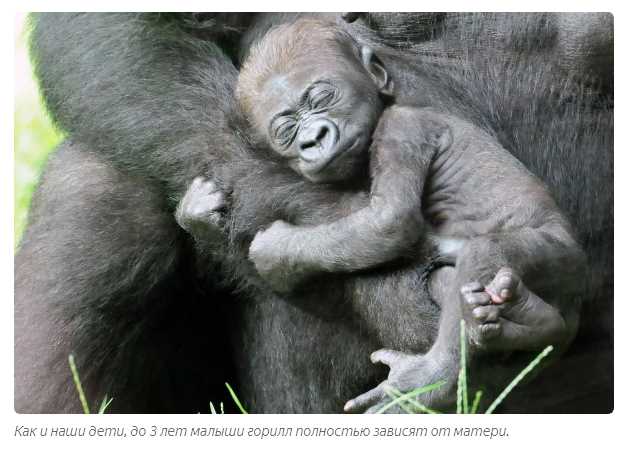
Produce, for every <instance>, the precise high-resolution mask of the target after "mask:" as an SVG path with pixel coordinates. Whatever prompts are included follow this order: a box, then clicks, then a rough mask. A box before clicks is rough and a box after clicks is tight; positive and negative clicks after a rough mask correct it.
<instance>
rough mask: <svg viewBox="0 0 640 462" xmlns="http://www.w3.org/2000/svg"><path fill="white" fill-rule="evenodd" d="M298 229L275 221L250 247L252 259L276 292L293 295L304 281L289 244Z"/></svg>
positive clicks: (259, 234)
mask: <svg viewBox="0 0 640 462" xmlns="http://www.w3.org/2000/svg"><path fill="white" fill-rule="evenodd" d="M295 229H296V227H295V226H293V225H290V224H288V223H286V222H284V221H282V220H278V221H275V222H273V223H272V224H271V226H269V227H268V228H267V229H266V230H264V231H259V232H258V233H257V234H256V237H255V238H254V239H253V241H252V242H251V247H250V248H249V260H251V261H252V262H253V263H254V265H255V266H256V270H257V271H258V274H260V276H261V277H262V278H263V279H264V280H265V281H266V282H267V283H268V284H269V285H270V286H271V288H272V289H273V290H275V291H276V292H283V293H285V292H290V291H291V290H293V289H294V288H295V286H296V285H297V284H298V283H299V282H300V275H299V272H297V271H296V267H297V265H296V261H295V255H294V254H293V249H291V248H290V247H291V246H290V245H288V244H289V242H290V240H291V237H292V235H293V234H294V233H295Z"/></svg>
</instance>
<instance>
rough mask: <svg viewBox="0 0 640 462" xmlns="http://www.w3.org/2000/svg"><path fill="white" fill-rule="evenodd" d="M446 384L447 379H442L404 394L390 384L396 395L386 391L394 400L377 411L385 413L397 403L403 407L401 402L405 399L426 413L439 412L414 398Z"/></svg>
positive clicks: (390, 389)
mask: <svg viewBox="0 0 640 462" xmlns="http://www.w3.org/2000/svg"><path fill="white" fill-rule="evenodd" d="M444 384H445V381H444V380H441V381H440V382H436V383H433V384H431V385H425V386H424V387H420V388H416V389H415V390H411V391H410V392H408V393H404V394H403V393H401V392H400V391H399V390H396V389H395V388H393V387H391V386H389V391H391V392H392V393H396V395H395V396H393V395H392V394H390V393H389V392H388V391H387V390H385V393H387V395H389V397H390V398H393V400H392V401H391V402H389V403H387V404H385V405H384V406H383V407H382V408H380V409H379V410H378V411H377V412H376V414H383V413H384V412H385V411H387V410H388V409H390V408H391V407H393V406H395V405H396V404H398V405H399V406H400V407H402V406H401V403H403V402H404V401H408V402H410V403H411V404H412V405H414V406H415V407H416V408H417V409H418V410H419V411H420V412H424V413H426V414H438V412H436V411H434V410H433V409H429V408H428V407H425V406H424V405H423V404H422V403H420V402H419V401H416V400H415V399H413V398H415V397H416V396H419V395H422V394H424V393H427V392H429V391H432V390H435V389H437V388H440V387H441V386H442V385H444Z"/></svg>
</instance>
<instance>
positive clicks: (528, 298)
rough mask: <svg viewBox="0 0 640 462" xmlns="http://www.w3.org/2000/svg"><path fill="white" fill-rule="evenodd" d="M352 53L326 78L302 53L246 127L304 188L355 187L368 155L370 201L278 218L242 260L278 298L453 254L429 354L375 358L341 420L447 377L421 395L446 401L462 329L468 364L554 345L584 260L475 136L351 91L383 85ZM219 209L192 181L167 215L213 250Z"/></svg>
mask: <svg viewBox="0 0 640 462" xmlns="http://www.w3.org/2000/svg"><path fill="white" fill-rule="evenodd" d="M354 57H355V58H356V59H352V60H351V61H352V62H353V66H352V68H350V69H344V68H341V69H340V70H337V69H332V68H330V67H328V66H327V64H326V63H323V62H322V58H318V57H317V56H315V55H314V56H313V57H310V58H308V59H303V60H301V62H299V63H296V66H295V71H294V72H291V73H289V74H286V75H277V76H274V77H273V78H272V79H271V81H270V82H271V83H273V84H271V83H267V84H266V85H265V91H264V93H265V94H266V96H263V97H261V98H260V101H257V102H256V107H258V108H260V109H261V116H260V120H258V121H253V122H254V124H255V125H256V126H257V127H258V130H259V131H260V133H258V135H259V136H261V137H263V138H264V139H265V140H266V141H267V142H268V143H269V144H270V146H271V147H272V148H273V149H274V151H275V152H277V153H278V154H279V155H281V156H283V158H285V159H286V160H287V162H288V164H289V166H290V167H291V168H293V169H294V170H295V171H297V172H298V173H300V174H301V175H302V176H304V177H305V178H307V179H308V180H310V181H312V182H326V183H337V184H340V183H345V182H349V181H357V179H358V178H357V177H358V174H359V173H362V170H363V169H364V168H365V165H366V162H368V158H369V153H370V155H371V168H370V171H371V176H372V186H371V195H370V197H369V198H366V199H365V200H364V201H363V197H362V196H361V195H357V196H353V200H352V202H353V203H352V204H351V205H349V206H348V207H350V208H351V209H352V210H354V212H353V213H351V214H350V215H346V216H344V217H343V218H341V219H338V220H336V221H333V222H330V223H326V224H321V225H316V226H295V225H291V224H288V223H286V222H284V221H277V222H275V223H273V224H272V225H271V226H270V227H269V228H267V229H266V230H264V231H262V232H260V233H258V234H257V235H256V237H255V239H254V240H253V242H252V244H251V248H250V253H249V257H250V259H251V260H252V261H253V262H254V264H255V265H256V269H257V270H258V272H259V274H260V275H261V276H262V277H263V278H264V279H265V280H266V281H267V282H268V283H269V284H270V285H271V286H272V287H273V289H274V290H276V291H279V292H289V291H292V290H295V289H296V288H297V287H298V288H299V287H300V285H301V283H303V282H304V281H305V280H308V279H309V278H310V277H312V276H316V277H317V276H320V275H322V274H327V273H340V272H342V273H349V272H355V271H360V270H366V269H370V268H374V267H376V266H379V265H382V264H384V263H387V262H389V261H392V260H395V259H398V258H400V257H403V256H406V255H410V254H411V252H412V251H413V250H415V248H416V246H418V245H422V246H423V248H424V246H425V242H431V243H432V245H434V246H435V248H436V249H437V252H438V253H439V254H440V255H443V254H444V255H447V256H449V257H454V258H455V267H447V268H443V269H441V270H439V271H437V272H436V273H435V275H434V276H433V277H432V278H431V279H430V281H429V285H430V290H431V294H432V296H433V298H434V299H435V300H436V301H437V302H438V303H439V304H440V306H441V307H442V315H441V321H440V328H439V331H438V336H437V339H436V342H435V344H434V345H433V347H432V348H431V349H430V350H429V351H428V352H426V353H424V354H408V353H403V352H399V351H394V350H388V349H383V350H378V351H376V352H374V353H373V354H372V355H371V360H372V361H373V362H374V363H384V364H386V365H388V366H389V367H390V372H389V377H388V379H387V380H385V381H384V382H382V383H381V384H379V385H378V386H377V387H376V388H374V389H372V390H370V391H368V392H366V393H364V394H362V395H360V396H358V397H356V398H354V399H352V400H350V401H349V402H347V403H346V405H345V410H346V411H349V412H354V411H367V412H375V411H377V410H378V409H380V408H381V406H383V405H384V404H385V402H386V401H387V398H386V397H387V392H386V391H385V390H387V389H388V388H387V387H388V386H391V387H394V388H395V389H397V390H400V391H410V390H412V389H415V388H418V387H421V386H423V385H425V384H430V383H435V382H437V381H440V380H445V381H446V383H445V385H444V386H442V387H440V388H439V389H437V390H435V391H433V392H431V393H429V394H426V395H423V396H421V397H420V401H421V402H422V403H423V404H425V405H427V406H429V407H440V408H442V407H443V406H446V405H449V404H451V403H452V401H453V400H454V399H455V383H456V376H457V373H458V365H459V360H460V352H459V341H458V339H459V325H460V319H465V321H466V323H467V330H468V336H469V342H470V345H469V354H470V355H479V354H482V353H483V352H487V351H492V352H495V351H507V352H508V351H514V350H524V351H529V350H537V349H540V348H542V347H544V346H545V345H548V344H554V345H556V346H559V347H560V348H561V349H562V348H563V347H564V346H566V345H567V344H568V343H569V342H570V340H571V339H572V338H573V336H574V335H575V332H576V329H577V325H578V312H577V309H576V301H577V300H578V299H579V296H580V293H581V291H582V287H581V283H580V282H579V281H581V279H582V278H581V277H580V276H579V275H581V274H583V272H584V268H585V257H584V254H583V252H582V250H581V249H580V247H579V245H578V244H577V243H576V242H575V240H574V239H573V237H572V233H571V230H570V226H569V224H568V222H567V220H566V219H565V218H564V217H563V216H562V214H561V212H560V211H559V209H558V207H557V206H556V204H555V202H554V201H553V199H552V198H551V196H550V195H549V193H548V191H547V189H546V188H545V186H544V185H543V184H542V183H541V182H540V181H539V180H538V179H537V178H536V177H535V176H534V175H532V174H531V173H529V172H528V171H527V169H526V168H525V167H524V166H523V165H522V164H521V163H520V162H519V161H518V160H516V159H515V158H514V157H513V156H512V155H511V154H510V153H509V152H507V151H506V150H504V149H503V148H502V147H501V146H499V144H498V143H496V142H495V141H494V140H493V139H492V138H491V137H490V136H488V135H487V134H486V133H484V132H483V131H482V130H480V129H479V128H477V127H474V126H473V125H471V124H469V123H467V122H464V121H462V120H460V119H458V118H456V117H453V116H447V115H443V114H441V113H438V112H436V111H434V110H430V109H429V108H412V107H403V106H390V107H388V108H386V109H384V112H382V111H383V104H382V99H381V98H375V99H372V98H367V97H366V96H367V95H366V94H363V93H362V92H365V93H366V92H371V91H375V92H378V93H379V95H381V97H389V96H390V95H391V94H392V89H393V84H392V80H391V78H390V76H389V75H388V74H387V72H386V69H385V67H384V65H383V64H382V63H381V62H380V61H379V60H378V59H377V58H376V57H375V55H373V53H372V52H371V50H369V49H368V48H367V47H363V48H362V50H360V52H359V53H357V56H354ZM358 58H359V59H358ZM327 82H330V84H328V83H327ZM285 94H286V95H309V96H308V98H307V99H305V98H303V97H301V98H300V99H298V98H295V97H294V98H288V99H287V100H286V101H291V100H294V101H296V103H295V105H294V106H287V105H284V106H283V100H284V98H282V97H281V98H278V97H277V96H278V95H280V96H282V95H285ZM283 114H285V116H284V117H283ZM292 114H295V116H293V115H292ZM346 114H348V115H349V117H348V118H347V117H345V115H346ZM378 118H379V121H378ZM376 122H378V124H377V128H375V131H373V128H372V127H374V126H376ZM261 128H263V129H262V130H261ZM372 131H373V133H372ZM359 168H360V169H359ZM359 170H360V171H359ZM427 178H428V180H429V181H428V183H426V180H427ZM425 183H426V184H425ZM224 206H225V201H224V196H223V195H222V193H221V192H219V191H218V188H216V186H215V185H214V184H213V183H212V182H207V181H203V180H202V179H201V178H197V179H196V180H195V181H194V183H193V184H192V186H191V187H190V188H189V189H188V191H187V193H186V194H185V196H184V197H183V198H182V200H181V201H180V204H179V206H178V209H177V212H176V218H177V220H178V223H179V224H180V225H181V226H182V227H183V228H184V229H186V230H187V231H189V232H190V233H191V234H193V235H194V236H195V237H196V238H197V240H199V241H204V242H209V243H211V245H212V246H219V242H220V240H221V239H220V233H221V230H220V225H221V223H222V219H223V218H222V214H221V211H222V209H223V208H224ZM425 222H426V224H427V225H426V226H425ZM565 275H566V276H565ZM525 282H526V285H525ZM529 287H531V290H530V289H529ZM542 288H544V293H552V294H554V297H553V298H552V299H549V300H547V301H545V300H542V299H541V298H540V297H539V296H538V295H536V294H535V293H534V292H533V290H537V289H542ZM396 410H397V409H396Z"/></svg>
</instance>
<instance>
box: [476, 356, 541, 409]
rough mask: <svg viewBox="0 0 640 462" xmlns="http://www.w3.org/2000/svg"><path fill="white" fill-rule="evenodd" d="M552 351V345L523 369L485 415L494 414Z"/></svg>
mask: <svg viewBox="0 0 640 462" xmlns="http://www.w3.org/2000/svg"><path fill="white" fill-rule="evenodd" d="M552 351H553V346H551V345H549V346H548V347H546V348H545V349H544V350H542V351H541V352H540V354H538V356H536V357H535V358H534V360H533V361H531V362H530V363H529V364H528V365H527V367H525V368H524V369H522V371H520V373H519V374H518V375H516V377H515V378H514V379H513V380H512V381H511V383H509V385H507V386H506V387H505V389H504V390H502V393H500V394H499V395H498V397H497V398H496V399H495V400H494V401H493V403H491V405H490V406H489V407H488V408H487V410H486V411H485V414H491V413H493V411H494V410H495V409H496V408H497V407H498V406H499V405H500V403H502V401H504V399H505V398H506V397H507V395H508V394H509V393H511V391H512V390H513V389H514V388H515V387H516V385H518V384H519V383H520V382H521V381H522V379H524V378H525V376H526V375H527V374H528V373H529V372H531V371H532V370H533V369H535V367H536V366H537V365H538V364H540V361H542V360H543V359H544V358H545V357H546V356H547V355H548V354H549V353H551V352H552Z"/></svg>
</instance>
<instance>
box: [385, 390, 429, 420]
mask: <svg viewBox="0 0 640 462" xmlns="http://www.w3.org/2000/svg"><path fill="white" fill-rule="evenodd" d="M384 392H385V393H386V394H387V396H388V397H389V398H391V399H392V400H397V403H396V404H397V405H398V406H400V407H401V408H402V410H403V411H404V412H406V413H407V414H415V411H414V410H413V409H411V408H410V407H409V406H407V405H406V404H405V401H406V400H402V399H400V398H401V397H402V392H401V391H400V390H398V389H396V388H394V387H392V386H391V385H388V386H387V387H386V388H385V390H384ZM415 403H416V404H417V406H416V405H415V404H414V403H412V404H413V405H414V406H415V407H416V409H418V411H421V408H423V407H424V406H422V404H420V403H418V402H417V401H415ZM384 407H386V406H384ZM387 409H388V408H387ZM385 410H386V409H385Z"/></svg>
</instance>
